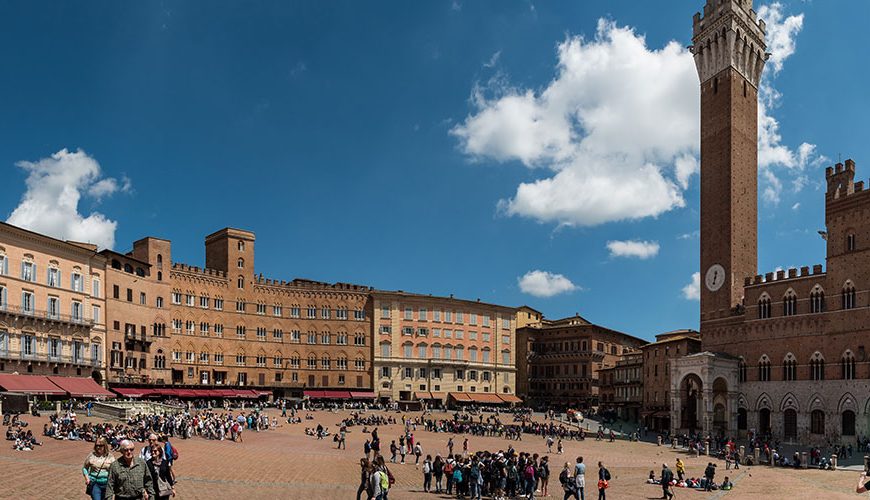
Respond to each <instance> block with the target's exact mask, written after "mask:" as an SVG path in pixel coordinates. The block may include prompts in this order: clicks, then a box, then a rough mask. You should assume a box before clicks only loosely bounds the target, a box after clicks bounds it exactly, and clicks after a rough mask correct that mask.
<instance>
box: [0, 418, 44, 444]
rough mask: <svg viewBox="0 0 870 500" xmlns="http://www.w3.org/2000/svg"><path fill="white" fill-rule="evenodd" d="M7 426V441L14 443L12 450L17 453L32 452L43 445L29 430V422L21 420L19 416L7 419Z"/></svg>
mask: <svg viewBox="0 0 870 500" xmlns="http://www.w3.org/2000/svg"><path fill="white" fill-rule="evenodd" d="M4 425H6V426H7V427H6V440H7V441H12V449H13V450H16V451H31V450H33V448H35V447H37V446H42V443H41V442H39V441H38V440H37V439H36V436H34V435H33V431H32V430H31V429H28V428H27V422H26V421H25V420H22V419H21V418H19V416H18V415H14V416H12V418H5V419H4Z"/></svg>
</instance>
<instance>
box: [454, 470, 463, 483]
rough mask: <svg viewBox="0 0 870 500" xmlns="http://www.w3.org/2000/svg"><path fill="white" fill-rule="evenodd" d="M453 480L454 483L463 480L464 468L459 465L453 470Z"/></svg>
mask: <svg viewBox="0 0 870 500" xmlns="http://www.w3.org/2000/svg"><path fill="white" fill-rule="evenodd" d="M453 482H454V483H461V482H462V469H460V468H458V467H457V468H456V470H454V471H453Z"/></svg>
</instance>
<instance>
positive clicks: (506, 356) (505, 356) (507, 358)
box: [501, 352, 511, 365]
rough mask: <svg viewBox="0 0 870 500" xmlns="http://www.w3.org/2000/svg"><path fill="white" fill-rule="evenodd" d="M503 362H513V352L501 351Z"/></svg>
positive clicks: (507, 363) (506, 363)
mask: <svg viewBox="0 0 870 500" xmlns="http://www.w3.org/2000/svg"><path fill="white" fill-rule="evenodd" d="M501 363H502V364H503V365H509V364H511V353H509V352H503V353H501Z"/></svg>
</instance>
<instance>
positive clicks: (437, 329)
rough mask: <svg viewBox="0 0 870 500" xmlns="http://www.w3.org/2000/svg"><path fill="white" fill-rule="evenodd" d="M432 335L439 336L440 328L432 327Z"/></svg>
mask: <svg viewBox="0 0 870 500" xmlns="http://www.w3.org/2000/svg"><path fill="white" fill-rule="evenodd" d="M432 336H433V337H440V336H441V329H440V328H433V329H432Z"/></svg>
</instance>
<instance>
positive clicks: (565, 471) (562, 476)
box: [559, 462, 577, 500]
mask: <svg viewBox="0 0 870 500" xmlns="http://www.w3.org/2000/svg"><path fill="white" fill-rule="evenodd" d="M559 484H561V485H562V489H563V490H564V491H565V496H564V497H562V500H568V499H569V498H571V497H574V498H575V499H577V489H576V487H575V486H574V478H573V477H571V464H569V463H568V462H565V466H564V467H562V472H560V473H559Z"/></svg>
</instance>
